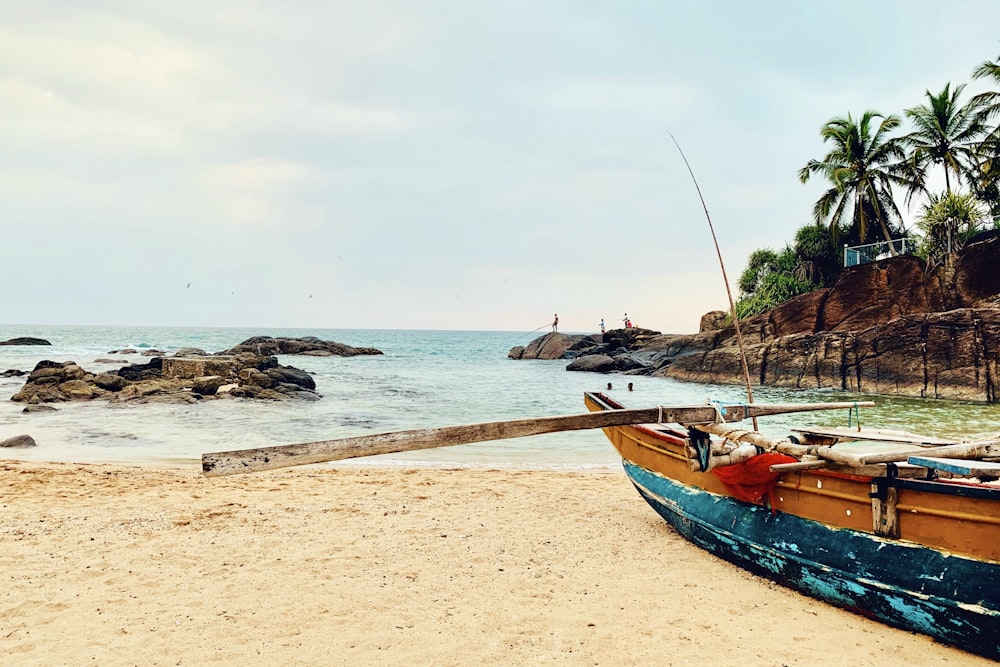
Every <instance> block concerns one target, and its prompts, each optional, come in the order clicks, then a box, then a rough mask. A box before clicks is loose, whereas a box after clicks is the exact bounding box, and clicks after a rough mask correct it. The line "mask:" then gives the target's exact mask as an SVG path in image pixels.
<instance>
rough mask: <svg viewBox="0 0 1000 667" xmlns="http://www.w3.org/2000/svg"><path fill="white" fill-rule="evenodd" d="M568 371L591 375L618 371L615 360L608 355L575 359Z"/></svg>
mask: <svg viewBox="0 0 1000 667" xmlns="http://www.w3.org/2000/svg"><path fill="white" fill-rule="evenodd" d="M566 370H568V371H590V372H591V373H610V372H611V371H615V370H618V366H617V365H616V364H615V360H614V359H612V358H611V357H609V356H608V355H606V354H590V355H587V356H585V357H579V358H577V359H574V360H573V361H571V362H570V363H569V365H568V366H566Z"/></svg>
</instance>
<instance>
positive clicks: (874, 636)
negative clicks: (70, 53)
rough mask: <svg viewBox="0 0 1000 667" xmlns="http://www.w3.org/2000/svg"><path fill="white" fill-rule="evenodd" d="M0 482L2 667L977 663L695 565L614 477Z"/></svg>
mask: <svg viewBox="0 0 1000 667" xmlns="http://www.w3.org/2000/svg"><path fill="white" fill-rule="evenodd" d="M0 473H2V477H0V479H2V484H0V489H2V492H0V493H2V499H0V509H2V510H3V512H2V514H0V532H2V534H3V540H4V549H3V550H2V551H0V565H2V567H3V571H4V572H5V573H6V575H7V585H6V586H5V587H4V591H3V593H2V594H0V597H2V599H3V605H2V611H0V627H2V628H3V632H2V633H0V650H2V651H3V652H4V654H7V655H9V656H11V659H12V660H13V661H14V662H16V663H17V664H29V665H35V664H37V665H43V664H72V663H81V662H84V661H94V662H96V663H99V664H120V663H124V662H127V663H138V664H149V665H161V664H162V665H166V664H170V665H173V664H178V662H180V663H182V664H183V663H187V664H219V665H222V664H233V663H234V662H237V661H238V662H239V663H240V664H260V665H265V664H276V663H286V664H287V663H296V664H439V665H459V664H462V665H464V664H484V663H485V664H537V663H539V662H543V661H544V662H549V663H554V664H567V665H576V664H598V665H617V664H640V663H650V664H688V663H690V664H704V662H705V661H706V658H709V659H710V661H711V662H714V663H716V664H742V665H777V664H786V665H793V664H798V665H812V664H819V663H821V662H822V663H824V664H843V665H855V664H865V663H869V662H870V663H873V664H874V663H885V664H889V663H897V664H898V663H913V664H924V663H929V662H934V663H935V664H936V663H939V662H944V661H948V663H949V664H952V665H978V664H987V661H985V660H984V659H982V658H979V657H977V656H974V655H971V654H968V653H965V652H962V651H959V650H957V649H953V648H950V647H946V646H942V645H940V644H936V643H934V642H933V640H931V639H929V638H927V637H924V636H921V635H914V634H911V633H907V632H904V631H900V630H895V629H893V628H889V627H887V626H884V625H882V624H879V623H876V622H874V621H870V620H868V619H866V618H863V617H861V616H859V615H856V614H852V613H849V612H846V611H843V610H840V609H836V608H834V607H831V606H829V605H827V604H824V603H822V602H819V601H816V600H812V599H811V598H807V597H805V596H803V595H801V594H799V593H796V592H794V591H791V590H789V589H785V588H782V587H780V586H778V585H776V584H773V583H771V582H769V581H768V580H766V579H763V578H760V577H756V576H754V575H751V574H749V573H747V572H745V571H743V570H741V569H739V568H736V567H735V566H732V565H730V564H728V563H726V562H724V561H722V560H720V559H718V558H715V557H714V556H712V555H710V554H708V553H707V552H705V551H703V550H701V549H700V548H698V547H696V546H694V545H692V544H690V543H688V542H687V541H686V540H684V539H683V538H682V537H680V536H679V535H677V534H676V533H674V532H673V531H672V530H671V529H670V528H669V527H668V526H667V525H666V523H665V522H664V521H663V520H662V519H660V517H659V516H657V515H656V514H655V512H653V511H652V510H651V509H650V508H649V507H648V505H646V503H645V502H644V501H642V499H641V498H640V497H639V495H638V494H637V493H636V492H635V490H634V489H633V488H632V485H631V484H629V483H628V480H627V478H626V477H625V476H624V474H622V473H620V472H616V471H612V470H608V471H532V470H510V469H498V468H495V467H493V468H482V469H468V468H437V467H435V468H423V467H418V468H406V467H402V466H400V467H396V466H391V467H386V466H343V467H309V468H287V469H281V470H274V471H266V472H262V473H256V474H250V475H240V476H232V477H212V478H208V477H202V476H201V475H200V472H199V471H198V470H197V469H194V468H188V467H186V466H185V467H178V466H162V467H161V466H123V465H108V464H69V463H35V462H30V461H23V460H0Z"/></svg>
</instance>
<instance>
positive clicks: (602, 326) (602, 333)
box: [601, 317, 604, 335]
mask: <svg viewBox="0 0 1000 667" xmlns="http://www.w3.org/2000/svg"><path fill="white" fill-rule="evenodd" d="M601 335H604V318H603V317H602V318H601Z"/></svg>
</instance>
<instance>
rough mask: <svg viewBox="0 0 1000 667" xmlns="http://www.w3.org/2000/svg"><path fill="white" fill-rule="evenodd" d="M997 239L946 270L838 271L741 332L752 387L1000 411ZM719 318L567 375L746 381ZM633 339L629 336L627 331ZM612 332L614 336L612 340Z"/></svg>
mask: <svg viewBox="0 0 1000 667" xmlns="http://www.w3.org/2000/svg"><path fill="white" fill-rule="evenodd" d="M998 265H1000V238H997V237H992V238H988V239H987V240H986V241H984V242H982V243H976V244H972V245H970V246H967V247H966V249H965V251H964V252H963V253H962V254H961V255H960V256H959V257H957V258H956V261H955V263H954V265H953V266H951V267H939V268H938V269H935V270H934V271H930V272H928V271H926V270H925V266H924V264H923V262H922V261H921V260H920V259H919V258H916V257H912V256H904V257H896V258H892V259H889V260H884V261H881V262H877V263H873V264H865V265H861V266H856V267H851V268H848V269H845V270H844V272H843V273H842V274H841V277H840V279H839V280H838V281H837V283H836V284H835V285H834V286H833V287H831V288H829V289H821V290H816V291H814V292H810V293H809V294H803V295H801V296H799V297H796V298H794V299H791V300H789V301H787V302H785V303H783V304H781V305H780V306H778V307H777V308H775V309H773V310H771V311H769V312H766V313H763V314H761V315H758V316H756V317H752V318H750V319H748V320H744V321H742V322H741V323H740V331H741V334H742V338H743V342H744V346H745V349H746V355H747V366H748V367H749V371H750V375H751V379H752V381H753V382H754V383H759V384H761V385H771V386H781V387H794V388H802V389H827V388H829V389H844V390H848V391H853V392H859V393H870V394H893V395H902V396H914V397H927V398H947V399H956V400H974V401H985V402H998V401H1000V271H998V270H997V269H996V267H997V266H998ZM720 313H721V311H713V312H712V313H708V314H706V316H705V317H703V318H702V322H701V326H700V327H699V328H700V331H699V333H697V334H684V335H677V334H668V335H656V336H640V337H637V338H635V339H633V340H627V339H626V340H623V341H621V342H622V347H623V349H622V350H621V351H619V352H618V353H617V355H614V354H608V352H607V351H606V350H602V349H600V348H594V349H593V350H591V351H585V352H584V353H585V354H590V355H593V359H589V358H588V357H580V358H577V359H575V360H574V361H573V362H572V363H571V364H570V365H569V366H568V367H567V370H591V371H597V372H623V369H622V368H621V367H620V366H619V365H618V364H617V363H614V364H612V363H609V359H614V360H622V359H626V358H627V359H629V360H631V361H634V362H637V363H638V364H639V365H638V366H637V367H635V368H632V369H630V370H628V371H625V372H631V373H649V374H653V375H657V376H662V377H670V378H674V379H678V380H688V381H696V382H707V383H742V382H743V372H742V364H741V362H740V350H739V344H738V340H737V336H736V330H735V327H734V326H733V325H732V323H728V324H727V320H726V318H724V317H722V316H721V315H720ZM624 331H626V332H627V331H629V330H624ZM611 333H614V334H616V335H617V334H618V333H619V332H618V331H615V332H611Z"/></svg>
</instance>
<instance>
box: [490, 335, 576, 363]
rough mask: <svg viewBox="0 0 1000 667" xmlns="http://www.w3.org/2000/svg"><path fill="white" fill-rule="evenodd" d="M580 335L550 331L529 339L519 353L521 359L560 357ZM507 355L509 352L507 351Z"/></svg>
mask: <svg viewBox="0 0 1000 667" xmlns="http://www.w3.org/2000/svg"><path fill="white" fill-rule="evenodd" d="M580 339H581V336H569V335H567V334H561V333H556V332H550V333H547V334H545V335H544V336H540V337H539V338H536V339H535V340H533V341H531V343H529V344H528V346H527V347H526V348H524V351H523V352H522V353H521V356H520V358H521V359H562V358H563V354H564V353H565V352H566V350H568V349H570V348H571V347H573V345H574V344H576V343H577V342H578V341H579V340H580ZM507 356H508V357H509V356H510V354H509V353H508V355H507Z"/></svg>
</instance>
